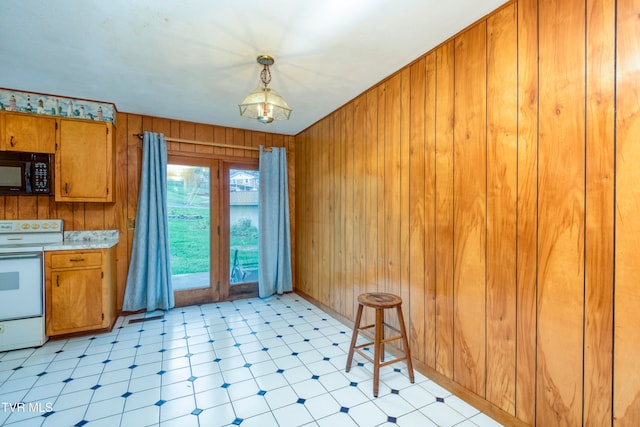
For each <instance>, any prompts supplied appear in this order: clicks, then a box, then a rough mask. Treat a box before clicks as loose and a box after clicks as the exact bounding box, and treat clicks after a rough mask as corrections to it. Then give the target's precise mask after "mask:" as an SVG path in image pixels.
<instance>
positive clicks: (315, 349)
mask: <svg viewBox="0 0 640 427" xmlns="http://www.w3.org/2000/svg"><path fill="white" fill-rule="evenodd" d="M158 315H164V317H163V318H159V319H158V318H156V319H155V320H154V319H153V317H154V316H156V317H157V316H158ZM141 318H145V319H148V320H145V321H142V322H135V321H134V322H133V323H130V321H131V320H134V319H138V320H140V319H141ZM350 338H351V330H350V329H349V328H348V327H347V326H345V325H343V324H342V323H340V322H339V321H337V320H335V319H333V318H331V317H330V316H329V315H327V314H326V313H324V312H323V311H321V310H320V309H319V308H317V307H315V306H313V305H312V304H310V303H308V302H307V301H305V300H304V299H302V298H301V297H299V296H297V295H295V294H287V295H284V296H280V297H272V298H269V299H266V300H261V299H247V300H239V301H234V302H221V303H216V304H208V305H202V306H192V307H183V308H176V309H174V310H171V311H168V312H165V313H162V312H153V313H146V314H144V315H141V314H138V315H133V316H128V317H121V318H119V319H118V322H117V324H116V326H115V328H114V329H113V331H112V332H110V333H108V334H103V335H96V336H90V337H81V338H73V339H68V340H59V341H50V342H48V343H47V344H45V345H44V346H43V347H41V348H38V349H26V350H15V351H11V352H5V353H0V425H2V426H5V425H6V426H11V427H18V426H20V427H24V426H56V427H60V426H84V425H88V426H89V427H98V426H104V427H114V426H123V427H124V426H132V427H141V426H158V425H160V426H163V427H170V426H180V427H191V426H203V427H204V426H206V427H210V426H234V425H240V426H242V427H249V426H259V427H269V426H280V427H285V426H295V427H298V426H340V427H345V426H382V425H389V426H392V425H399V426H420V427H423V426H454V425H455V426H461V427H462V426H464V427H473V426H499V425H500V424H498V423H497V422H495V421H494V420H492V419H491V418H489V417H488V416H486V415H484V414H482V413H480V412H479V411H478V410H477V409H475V408H473V407H471V406H469V405H468V404H466V403H465V402H463V401H462V400H460V399H459V398H457V397H456V396H454V395H452V394H451V393H449V392H447V391H446V390H445V389H443V388H441V387H439V386H438V385H437V384H435V383H434V382H432V381H430V380H428V379H427V378H425V377H424V376H422V375H420V374H419V373H417V372H416V381H415V383H414V384H411V383H410V382H409V379H408V377H407V374H406V365H405V364H404V363H403V362H402V363H397V364H393V365H390V366H387V367H385V368H382V369H381V383H380V393H379V397H378V398H374V397H373V395H372V366H371V364H370V363H368V362H366V361H365V360H364V359H362V358H360V356H359V355H357V354H356V355H355V357H354V366H353V367H352V369H351V372H349V373H345V371H344V367H345V362H346V357H347V351H348V347H349V342H350Z"/></svg>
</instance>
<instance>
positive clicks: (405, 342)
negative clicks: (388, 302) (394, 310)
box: [398, 305, 415, 384]
mask: <svg viewBox="0 0 640 427" xmlns="http://www.w3.org/2000/svg"><path fill="white" fill-rule="evenodd" d="M398 321H399V322H400V331H401V332H402V344H403V345H404V353H405V355H406V356H407V370H408V371H409V379H410V380H411V383H412V384H413V382H414V381H415V379H414V376H413V364H412V363H411V351H410V350H409V340H408V339H407V330H406V329H405V327H404V317H403V316H402V307H401V306H400V305H398Z"/></svg>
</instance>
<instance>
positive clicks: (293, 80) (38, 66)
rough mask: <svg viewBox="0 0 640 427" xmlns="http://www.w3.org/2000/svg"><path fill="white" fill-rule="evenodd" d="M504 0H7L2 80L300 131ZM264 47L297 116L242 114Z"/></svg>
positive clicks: (1, 4) (129, 106) (123, 107)
mask: <svg viewBox="0 0 640 427" xmlns="http://www.w3.org/2000/svg"><path fill="white" fill-rule="evenodd" d="M503 3H505V0H455V1H442V0H394V1H390V0H324V1H294V0H270V1H262V2H260V1H255V0H185V1H175V0H136V1H131V0H101V1H97V0H83V1H78V0H56V1H51V0H20V1H18V0H6V1H0V28H2V36H1V37H0V57H1V58H2V60H0V87H4V88H6V89H18V90H25V91H29V92H39V93H46V94H51V95H59V96H64V97H70V98H80V99H89V100H98V101H105V102H112V103H114V104H115V105H116V107H117V109H118V111H124V112H127V113H136V114H144V115H151V116H157V117H166V118H172V119H178V120H186V121H192V122H197V123H208V124H215V125H221V126H228V127H235V128H242V129H251V130H259V131H265V132H274V133H280V134H287V135H295V134H297V133H299V132H300V131H302V130H304V129H305V128H307V127H308V126H310V125H311V124H313V123H315V122H316V121H318V120H319V119H321V118H322V117H324V116H326V115H327V114H329V113H331V112H332V111H334V110H335V109H337V108H338V107H340V106H341V105H343V104H345V103H346V102H348V101H349V100H351V99H353V98H354V97H356V96H357V95H359V94H360V93H362V92H364V91H365V90H366V89H368V88H370V87H372V86H373V85H375V84H376V83H378V82H379V81H381V80H382V79H384V78H385V77H387V76H389V75H390V74H392V73H393V72H395V71H397V70H399V69H400V68H402V67H403V66H404V65H406V64H408V63H409V62H411V61H413V60H414V59H416V58H418V57H419V56H421V55H422V54H424V53H426V52H428V51H429V50H431V49H432V48H433V47H435V46H437V45H438V44H440V43H441V42H443V41H444V40H446V39H448V38H449V37H451V36H452V35H454V34H456V33H457V32H459V31H460V30H461V29H463V28H465V27H467V26H468V25H469V24H471V23H473V22H474V21H476V20H478V19H479V18H481V17H483V16H484V15H486V14H487V13H489V12H491V11H492V10H494V9H496V8H497V7H498V6H499V5H501V4H503ZM259 54H269V55H272V56H273V57H274V58H275V64H274V65H273V66H272V67H271V74H272V81H271V84H270V87H271V88H273V89H274V90H276V91H278V92H279V93H280V94H281V95H282V96H283V97H284V98H285V99H286V100H287V102H288V103H289V105H290V106H291V107H292V108H293V113H292V114H291V118H290V120H288V121H277V122H274V123H271V124H266V125H265V124H261V123H259V122H258V121H257V120H251V119H247V118H244V117H240V115H239V112H238V103H239V102H240V101H241V100H242V99H243V98H244V96H245V95H246V94H247V93H249V92H250V91H251V90H252V89H254V88H256V87H257V86H258V83H259V74H260V70H261V67H260V66H259V65H258V64H257V62H256V57H257V56H258V55H259Z"/></svg>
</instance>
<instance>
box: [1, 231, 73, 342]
mask: <svg viewBox="0 0 640 427" xmlns="http://www.w3.org/2000/svg"><path fill="white" fill-rule="evenodd" d="M62 228H63V222H62V220H60V219H48V220H0V351H8V350H16V349H19V348H27V347H37V346H40V345H42V344H44V343H45V342H46V341H47V336H46V333H45V320H44V248H45V246H46V245H49V244H55V243H60V242H62V240H63V230H62Z"/></svg>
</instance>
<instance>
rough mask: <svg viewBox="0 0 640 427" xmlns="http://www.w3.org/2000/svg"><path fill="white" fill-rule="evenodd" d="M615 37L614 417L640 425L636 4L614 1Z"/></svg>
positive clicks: (639, 29) (639, 46)
mask: <svg viewBox="0 0 640 427" xmlns="http://www.w3.org/2000/svg"><path fill="white" fill-rule="evenodd" d="M617 5H618V11H617V20H618V21H617V22H618V28H617V33H616V39H617V49H616V56H617V58H618V63H617V68H616V94H617V97H616V103H615V105H616V179H615V181H616V195H615V203H616V224H615V228H616V230H615V236H616V237H615V239H616V243H615V248H616V252H615V332H614V339H615V341H614V348H615V353H614V361H613V366H614V368H615V371H614V378H613V379H614V382H613V384H614V390H613V396H614V401H613V415H614V420H615V423H614V425H615V426H625V427H626V426H629V427H631V426H636V425H638V420H640V371H638V357H637V356H638V348H639V346H640V344H639V343H640V328H639V327H638V325H640V310H639V309H638V307H640V292H639V291H638V277H640V262H639V261H638V260H639V259H640V239H638V236H640V220H638V212H639V211H640V186H638V182H640V168H638V164H640V144H638V135H640V86H639V85H638V82H640V64H639V63H638V58H639V55H640V39H639V38H638V34H640V19H639V17H640V1H638V0H618V1H617Z"/></svg>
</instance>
